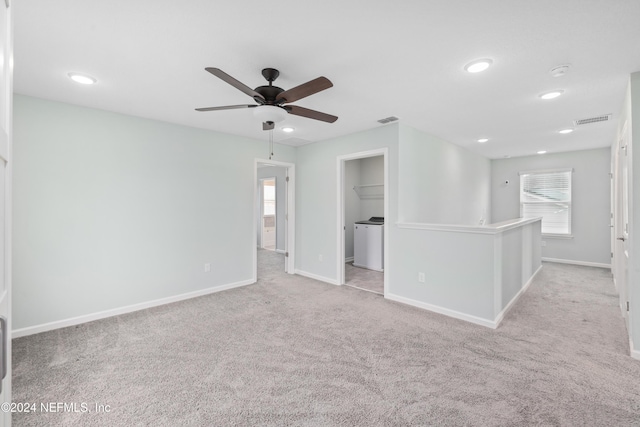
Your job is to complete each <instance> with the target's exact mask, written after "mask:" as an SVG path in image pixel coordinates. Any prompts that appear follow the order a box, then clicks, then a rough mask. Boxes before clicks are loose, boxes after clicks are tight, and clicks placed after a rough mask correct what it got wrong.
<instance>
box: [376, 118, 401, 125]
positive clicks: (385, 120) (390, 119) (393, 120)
mask: <svg viewBox="0 0 640 427" xmlns="http://www.w3.org/2000/svg"><path fill="white" fill-rule="evenodd" d="M396 120H398V118H397V117H395V116H390V117H387V118H385V119H380V120H378V123H382V124H387V123H391V122H395V121H396Z"/></svg>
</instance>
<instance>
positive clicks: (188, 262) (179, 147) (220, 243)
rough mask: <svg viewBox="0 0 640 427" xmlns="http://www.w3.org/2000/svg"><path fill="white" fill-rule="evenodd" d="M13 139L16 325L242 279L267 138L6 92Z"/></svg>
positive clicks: (287, 153) (286, 155)
mask: <svg viewBox="0 0 640 427" xmlns="http://www.w3.org/2000/svg"><path fill="white" fill-rule="evenodd" d="M14 147H15V152H14V194H15V197H14V201H13V218H14V221H13V242H14V244H13V315H14V328H15V329H20V328H25V327H29V326H34V325H41V324H44V323H48V322H55V321H59V320H64V319H68V318H72V317H76V316H82V315H87V314H93V313H97V312H100V311H103V310H110V309H115V308H121V307H125V306H128V305H132V304H136V303H141V302H148V301H152V300H155V299H160V298H164V297H170V296H175V295H179V294H184V293H188V292H192V291H198V290H203V289H208V288H213V287H217V286H222V285H227V284H232V283H237V282H241V281H246V280H250V279H251V278H252V276H253V271H252V252H253V251H255V246H254V239H255V236H254V235H253V227H252V225H253V219H254V212H253V202H254V200H253V197H254V186H255V181H254V159H255V158H260V157H263V156H264V153H265V147H266V142H264V141H256V140H250V139H247V138H241V137H236V136H231V135H225V134H221V133H216V132H211V131H205V130H201V129H194V128H188V127H184V126H178V125H173V124H169V123H163V122H158V121H153V120H147V119H142V118H137V117H131V116H125V115H121V114H114V113H110V112H106V111H101V110H95V109H89V108H83V107H78V106H72V105H69V104H63V103H58V102H50V101H45V100H41V99H36V98H31V97H26V96H21V95H16V96H15V104H14ZM276 155H277V157H278V160H282V161H290V162H294V161H295V150H294V149H293V148H292V147H287V146H280V145H278V146H277V147H276ZM333 216H334V217H335V215H333ZM206 262H210V263H211V272H210V273H205V272H204V268H203V267H204V263H206Z"/></svg>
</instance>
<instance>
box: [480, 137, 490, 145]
mask: <svg viewBox="0 0 640 427" xmlns="http://www.w3.org/2000/svg"><path fill="white" fill-rule="evenodd" d="M488 140H489V138H480V139H479V140H478V142H479V143H481V144H482V143H484V142H487V141H488Z"/></svg>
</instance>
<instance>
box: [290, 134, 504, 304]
mask: <svg viewBox="0 0 640 427" xmlns="http://www.w3.org/2000/svg"><path fill="white" fill-rule="evenodd" d="M421 145H423V146H421ZM380 147H387V148H388V149H389V158H388V163H389V176H388V180H389V189H388V190H389V215H388V217H387V218H385V223H386V224H387V227H388V237H389V240H388V245H389V255H388V256H389V264H388V265H385V274H386V275H387V280H388V286H389V289H388V291H389V292H390V293H392V294H395V295H398V296H404V297H406V298H410V299H413V300H416V301H421V302H425V303H431V304H439V303H441V304H444V305H445V306H447V305H448V306H449V307H452V306H453V307H459V306H460V302H459V301H456V300H455V298H452V297H451V295H452V294H453V293H452V292H450V290H447V291H446V292H445V293H444V294H443V295H440V296H438V295H436V294H434V292H432V291H425V289H424V287H420V286H416V282H417V272H418V271H425V273H426V279H427V282H434V281H435V282H443V281H445V279H444V277H445V276H443V274H444V273H443V271H444V270H443V269H441V268H440V267H438V268H435V267H434V268H431V269H425V270H417V266H420V265H437V262H438V260H440V259H442V257H443V256H444V255H442V254H443V253H445V252H446V253H459V252H460V246H456V242H451V241H448V242H446V243H443V246H442V247H440V248H439V249H438V251H439V252H438V254H436V255H433V256H432V254H429V253H421V252H420V251H413V250H408V249H407V248H412V247H413V246H415V245H418V246H419V245H420V243H419V242H420V236H421V235H423V234H424V233H423V232H421V231H416V230H406V229H399V228H398V227H397V226H396V225H395V224H396V223H397V222H398V221H399V211H403V212H404V217H405V218H414V219H415V220H417V219H418V218H429V219H431V220H432V221H436V220H438V218H440V217H441V218H449V217H452V218H459V219H460V220H467V222H472V220H471V219H472V218H475V220H473V223H475V222H476V221H477V219H478V218H476V217H479V214H480V213H481V211H482V210H483V209H484V210H486V211H488V210H489V203H490V200H489V188H490V162H489V160H487V159H486V158H484V157H480V156H476V155H473V154H471V153H469V152H468V151H466V150H463V149H460V148H459V147H456V146H453V144H451V143H448V142H446V141H442V140H439V139H437V138H435V137H432V136H430V135H427V134H424V133H422V132H419V131H417V130H415V129H411V128H408V127H406V126H404V125H402V124H392V125H387V126H383V127H380V128H377V129H373V130H369V131H365V132H360V133H356V134H353V135H348V136H344V137H341V138H336V139H332V140H328V141H323V142H322V143H321V144H309V145H305V146H302V147H299V148H298V151H297V153H296V165H297V168H296V170H297V171H298V173H297V188H298V190H299V191H298V193H297V199H296V213H297V215H298V217H297V218H298V220H299V221H298V223H297V235H296V269H298V270H301V271H304V272H306V273H310V274H313V275H316V276H319V277H322V278H324V279H327V280H329V281H331V280H336V278H337V276H338V273H337V271H336V265H337V263H336V260H337V253H336V252H337V251H336V248H337V244H336V238H337V224H336V209H337V194H336V179H337V171H336V167H337V161H336V159H337V157H338V156H340V155H347V154H353V153H357V152H361V151H367V150H372V149H374V148H380ZM404 150H407V151H406V152H405V151H404ZM417 154H420V155H421V156H423V158H425V159H428V162H427V163H428V164H429V165H433V166H431V167H430V168H428V167H425V166H424V164H423V163H424V162H421V161H419V160H415V161H414V160H413V159H412V157H413V156H415V155H417ZM401 159H403V162H401V161H400V160H401ZM405 163H407V164H408V167H407V168H406V169H403V168H402V166H403V165H404V164H405ZM441 163H445V164H456V165H458V166H457V167H456V169H455V170H454V171H452V172H451V173H449V172H447V171H445V170H442V168H441V167H440V166H439V165H440V164H441ZM425 169H426V170H425ZM462 169H464V173H462V175H463V176H462V177H455V174H456V173H458V172H460V171H461V170H462ZM469 171H475V173H471V172H469ZM440 174H443V175H444V176H445V177H450V178H451V179H454V178H455V181H456V183H457V185H456V186H453V187H450V188H448V193H447V194H444V192H443V190H442V189H441V188H439V187H438V186H436V185H434V184H433V183H432V182H429V184H428V185H423V184H424V180H432V179H441V178H439V175H440ZM401 183H405V184H407V186H406V187H403V186H402V185H401ZM476 193H479V194H476ZM399 194H402V195H403V196H404V198H403V200H404V202H402V203H400V202H399V200H398V196H399ZM465 197H466V198H467V199H468V200H467V201H466V204H465V202H464V200H465ZM416 200H419V201H420V203H416ZM427 201H434V202H438V203H439V206H438V208H437V209H434V208H432V207H431V206H430V204H429V203H427ZM470 211H471V212H472V213H471V214H469V212H470ZM432 212H437V214H438V215H429V213H432ZM447 222H450V221H447ZM434 234H435V235H438V233H437V232H435V233H434ZM320 255H322V261H320ZM491 256H493V252H491ZM458 261H459V257H458V259H457V260H456V261H455V262H458ZM451 262H454V261H453V260H452V261H451ZM473 262H474V266H477V268H479V269H482V268H484V267H482V262H483V260H482V259H478V260H476V261H473ZM489 264H491V266H489V267H491V268H492V263H489ZM489 267H487V268H489ZM436 292H437V291H436ZM429 298H436V299H435V300H434V299H431V300H429ZM492 308H493V302H492V300H491V298H489V299H487V301H486V306H485V305H483V306H482V307H477V309H475V310H472V311H473V312H474V313H485V312H490V311H491V310H492Z"/></svg>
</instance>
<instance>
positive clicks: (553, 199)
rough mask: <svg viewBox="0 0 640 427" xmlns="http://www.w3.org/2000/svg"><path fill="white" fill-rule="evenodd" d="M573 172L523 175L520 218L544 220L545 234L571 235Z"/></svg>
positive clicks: (523, 173)
mask: <svg viewBox="0 0 640 427" xmlns="http://www.w3.org/2000/svg"><path fill="white" fill-rule="evenodd" d="M571 172H572V171H571V170H560V171H535V172H521V173H520V216H521V217H523V218H535V217H542V233H543V234H560V235H570V234H571Z"/></svg>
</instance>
